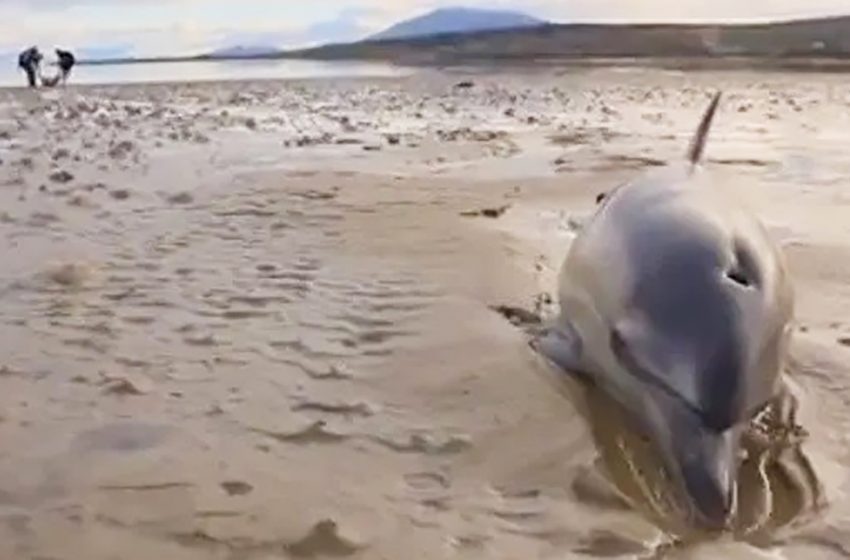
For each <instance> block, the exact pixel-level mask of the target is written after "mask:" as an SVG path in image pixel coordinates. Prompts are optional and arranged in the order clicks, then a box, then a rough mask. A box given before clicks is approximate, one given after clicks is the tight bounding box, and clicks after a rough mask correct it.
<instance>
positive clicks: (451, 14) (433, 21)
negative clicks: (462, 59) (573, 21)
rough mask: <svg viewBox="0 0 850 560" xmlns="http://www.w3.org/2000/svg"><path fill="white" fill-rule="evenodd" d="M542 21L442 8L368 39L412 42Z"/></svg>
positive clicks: (514, 14) (510, 14)
mask: <svg viewBox="0 0 850 560" xmlns="http://www.w3.org/2000/svg"><path fill="white" fill-rule="evenodd" d="M545 23H546V22H544V21H543V20H540V19H537V18H535V17H532V16H529V15H527V14H523V13H521V12H511V11H499V10H476V9H471V8H443V9H439V10H434V11H433V12H430V13H427V14H425V15H422V16H419V17H415V18H413V19H409V20H406V21H403V22H401V23H397V24H396V25H393V26H392V27H390V28H389V29H387V30H385V31H382V32H380V33H378V34H376V35H373V36H372V37H370V38H369V40H370V41H387V40H396V39H412V38H415V37H427V36H430V35H440V34H445V33H472V32H477V31H494V30H498V29H519V28H527V27H537V26H540V25H545Z"/></svg>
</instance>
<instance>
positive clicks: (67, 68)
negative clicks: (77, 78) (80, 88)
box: [56, 49, 77, 84]
mask: <svg viewBox="0 0 850 560" xmlns="http://www.w3.org/2000/svg"><path fill="white" fill-rule="evenodd" d="M56 56H57V57H58V58H59V70H60V72H61V74H62V83H63V84H64V83H65V82H67V81H68V76H70V75H71V69H72V68H73V67H74V65H75V64H76V63H77V59H76V58H74V53H72V52H71V51H63V50H62V49H56Z"/></svg>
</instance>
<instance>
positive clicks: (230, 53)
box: [206, 45, 280, 58]
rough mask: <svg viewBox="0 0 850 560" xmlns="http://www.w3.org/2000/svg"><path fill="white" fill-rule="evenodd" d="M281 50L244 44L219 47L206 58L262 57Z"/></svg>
mask: <svg viewBox="0 0 850 560" xmlns="http://www.w3.org/2000/svg"><path fill="white" fill-rule="evenodd" d="M278 52H280V49H278V48H277V47H267V46H242V45H238V46H235V47H227V48H224V49H218V50H216V51H213V52H211V53H209V54H208V55H206V58H261V57H267V56H271V55H274V54H277V53H278Z"/></svg>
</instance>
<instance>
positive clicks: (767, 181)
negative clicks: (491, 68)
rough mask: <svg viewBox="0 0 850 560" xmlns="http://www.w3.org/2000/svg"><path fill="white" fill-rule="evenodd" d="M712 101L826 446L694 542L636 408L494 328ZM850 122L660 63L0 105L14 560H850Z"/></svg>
mask: <svg viewBox="0 0 850 560" xmlns="http://www.w3.org/2000/svg"><path fill="white" fill-rule="evenodd" d="M463 82H468V83H465V84H464V83H463ZM459 84H461V85H462V86H463V87H458V85H459ZM467 86H469V87H467ZM716 87H722V88H723V89H724V90H725V92H726V97H725V101H724V105H723V107H722V109H721V112H720V114H719V115H718V119H717V121H716V127H715V130H714V134H713V136H712V138H711V141H710V144H709V147H708V157H709V164H710V165H712V166H713V167H715V168H717V169H718V170H720V171H722V172H723V173H724V174H726V175H727V176H728V177H729V180H730V181H734V182H735V185H736V187H737V188H738V189H739V192H740V194H741V200H742V203H746V204H750V205H751V206H752V207H753V209H754V210H755V211H756V212H757V213H758V215H759V216H761V218H762V219H763V220H764V222H765V223H766V224H767V225H768V227H769V228H770V230H771V231H772V233H773V234H774V235H775V236H776V238H777V240H778V241H779V242H781V243H782V245H783V247H784V249H785V252H786V254H787V256H788V259H789V262H790V265H791V269H792V272H793V276H794V281H795V286H796V289H797V318H798V321H797V322H798V329H797V332H796V333H795V342H794V345H793V360H792V363H791V364H790V368H789V369H790V373H791V374H792V376H793V379H794V382H795V396H796V397H797V398H798V399H799V402H800V409H799V411H798V416H799V418H798V422H799V424H800V425H801V426H802V427H803V428H804V431H801V432H800V438H799V441H796V443H794V444H793V445H789V446H787V447H785V448H783V449H782V450H781V452H777V454H776V455H777V456H779V455H781V456H782V457H784V458H785V459H787V460H785V459H782V460H778V459H777V460H776V461H774V462H773V463H770V462H769V461H768V462H767V463H765V462H759V461H757V460H755V459H754V462H753V464H752V468H750V469H745V474H747V476H749V479H747V481H746V484H745V487H746V488H748V489H750V491H751V492H750V495H749V496H750V497H749V498H748V500H749V502H748V503H750V506H751V508H750V510H748V513H747V522H746V523H744V524H743V525H742V529H741V531H740V532H739V534H738V535H737V537H732V536H730V537H726V538H723V539H721V540H720V541H710V542H702V541H701V542H698V543H692V544H675V543H674V542H673V539H672V538H671V537H670V536H669V535H667V534H665V533H664V532H662V531H661V530H659V529H658V525H659V524H663V523H664V521H665V520H664V515H663V512H662V514H661V515H660V517H658V518H656V517H653V511H654V510H653V507H648V508H647V507H642V505H647V504H648V505H651V503H652V500H644V501H642V500H641V499H640V497H638V498H635V496H630V495H629V494H628V490H629V488H632V489H633V490H634V488H638V491H637V492H638V494H640V488H641V487H642V488H644V489H646V488H647V486H646V484H644V483H645V482H646V480H649V479H652V476H651V473H650V475H649V476H645V477H644V476H639V475H636V476H635V478H634V479H633V480H632V481H631V482H630V481H629V480H627V479H628V478H629V476H630V474H629V473H632V474H634V472H633V471H634V469H633V468H632V467H634V466H638V467H640V466H643V467H645V469H648V470H650V471H651V470H652V466H651V460H648V459H641V458H640V456H641V454H643V455H646V453H645V451H641V449H640V443H639V442H635V441H634V438H631V439H630V438H629V437H628V436H626V435H623V433H624V432H623V431H622V430H623V429H624V425H625V424H627V422H625V421H618V419H617V418H618V416H617V411H616V407H613V406H612V405H611V404H610V403H608V402H606V401H605V400H604V399H603V398H601V397H600V396H598V395H588V394H583V395H582V390H581V388H578V389H577V388H576V387H575V386H574V383H572V382H571V381H570V380H565V379H560V378H558V377H557V376H556V375H554V374H553V372H552V371H551V370H550V369H549V368H548V367H547V365H546V364H544V363H543V362H542V361H541V360H540V359H539V358H538V357H537V356H535V355H534V354H533V353H532V351H531V350H530V349H529V348H528V346H527V344H526V341H527V337H526V334H525V333H524V332H523V329H522V328H517V326H516V325H514V324H511V322H509V321H507V320H505V317H504V316H503V315H502V314H500V313H498V312H497V311H495V310H494V308H496V307H498V306H511V307H515V308H520V309H529V310H535V311H537V312H543V313H545V312H547V311H549V310H550V309H549V308H550V305H549V304H548V303H547V302H548V301H549V299H550V298H547V294H552V293H554V288H555V280H556V274H557V270H558V268H559V267H560V264H561V261H562V260H563V257H564V256H565V254H566V251H567V249H568V247H569V243H570V241H571V239H572V238H573V237H574V235H575V232H576V231H577V230H578V229H579V228H580V227H581V223H582V220H584V219H585V218H586V217H587V216H588V214H589V212H591V211H592V209H593V208H594V203H595V199H596V196H597V194H599V193H600V192H604V191H606V190H608V189H610V188H612V187H613V186H616V185H617V184H619V183H620V182H621V181H623V180H625V179H627V178H629V177H632V176H634V174H636V173H638V172H640V171H641V170H643V169H645V168H647V167H649V166H655V165H659V164H661V163H663V162H665V161H668V160H670V159H672V158H675V157H680V156H681V154H683V153H684V150H685V148H686V145H687V141H688V139H689V137H690V135H691V133H692V131H693V128H694V127H695V126H696V122H697V120H698V118H699V115H700V114H701V113H702V110H703V109H704V107H705V104H706V103H707V100H708V98H709V96H710V94H711V93H712V92H713V90H714V88H716ZM848 109H850V86H848V85H847V84H846V80H844V79H843V78H842V76H840V75H829V74H817V73H807V74H803V75H799V74H782V73H766V72H764V73H758V74H750V73H746V72H725V73H724V72H701V73H690V74H687V73H676V72H666V71H662V70H648V71H647V70H636V69H631V70H615V69H584V70H569V71H557V70H547V71H545V72H542V71H538V72H532V71H529V72H526V73H519V72H513V73H504V74H489V75H486V76H485V75H477V74H474V73H460V72H454V73H437V72H432V71H423V72H421V73H419V74H416V75H414V76H411V77H406V78H393V79H370V80H365V79H364V80H357V79H346V80H316V81H304V82H295V81H292V82H279V83H278V82H256V83H229V84H215V83H210V84H193V85H148V86H123V87H119V86H116V87H99V88H82V87H81V88H68V89H67V90H54V91H49V92H42V93H34V92H27V91H11V90H9V91H0V248H2V253H0V254H2V256H3V258H4V261H5V264H4V266H3V267H2V268H0V303H2V309H3V312H2V314H0V345H2V353H0V442H2V446H0V559H3V560H5V559H7V558H8V559H9V560H12V559H15V560H17V559H24V558H32V559H36V558H38V559H48V558H49V559H55V560H59V559H66V558H67V559H76V558H86V559H90V560H100V559H104V560H106V559H110V560H111V559H118V558H120V559H127V560H135V559H140V560H141V559H145V560H146V559H149V558H154V557H164V558H171V559H174V560H183V559H187V560H188V559H195V558H197V559H202V558H203V559H211V558H215V559H218V558H221V559H243V558H245V559H257V560H269V559H286V558H312V557H318V558H333V557H337V558H339V557H345V558H353V559H358V558H363V559H367V558H368V559H372V558H402V557H408V556H411V555H413V556H415V557H416V558H422V559H426V558H435V559H437V558H440V559H442V558H464V559H466V558H488V559H491V558H505V559H507V558H717V557H719V556H721V555H722V556H723V557H725V558H734V559H736V560H737V559H748V558H754V559H755V558H787V559H792V558H812V559H832V558H847V557H848V556H850V537H848V536H847V534H848V530H850V517H848V516H850V505H848V503H847V500H846V496H845V493H846V480H845V478H846V471H847V467H848V466H850V439H848V438H850V436H848V433H850V429H849V428H850V411H848V410H849V409H848V403H850V379H848V373H847V372H848V369H847V364H848V363H850V323H848V319H847V317H850V221H848V220H847V216H850V190H848V179H847V178H848V177H850V157H848V156H847V151H846V150H847V148H846V147H847V145H848V141H850V132H848V131H850V127H848V122H850V117H848ZM562 389H563V390H562ZM577 395H578V396H577ZM587 418H589V419H590V420H591V422H590V423H588V422H587V420H586V419H587ZM591 428H593V430H592V429H591ZM629 442H631V444H630V443H629ZM597 444H599V445H597ZM606 444H609V445H610V447H609V448H607V449H606V447H605V445H606ZM629 445H633V446H634V448H633V449H632V451H628V450H627V451H624V452H623V453H624V455H622V456H620V458H619V459H618V458H617V456H616V453H614V456H613V458H612V454H611V450H612V449H613V450H615V451H616V450H618V449H619V450H622V449H626V448H628V446H629ZM765 448H766V447H765ZM600 450H601V451H603V452H605V453H603V455H604V457H603V459H607V462H606V460H600ZM649 455H650V459H651V453H650V454H649ZM622 457H631V458H632V459H631V462H630V461H623V460H622ZM774 459H775V457H774ZM618 461H619V463H618ZM647 461H648V462H647ZM780 463H781V464H782V465H784V466H783V467H782V468H779V469H778V470H777V471H776V472H774V474H773V477H774V478H773V479H770V480H772V481H773V482H770V481H769V480H768V479H769V478H770V477H769V476H767V474H766V467H765V468H762V467H764V466H765V465H766V464H769V465H774V466H775V465H779V464H780ZM618 465H619V467H618ZM618 469H619V470H618ZM624 469H625V470H624ZM813 473H814V474H813ZM742 476H743V475H742ZM777 477H778V479H781V480H779V481H778V482H777V480H778V479H777ZM611 478H613V479H615V480H617V481H619V487H616V486H615V485H612V484H611V482H610V481H609V479H611ZM635 481H638V482H639V483H638V486H635ZM629 484H631V486H629ZM641 484H643V486H641ZM742 484H744V483H742ZM783 489H784V490H783ZM624 491H625V495H624V494H623V492H624ZM653 492H654V490H651V489H650V491H649V493H650V494H652V493H653ZM658 492H661V494H663V488H661V489H660V490H658ZM660 501H661V502H663V501H664V499H663V496H661V498H660ZM633 506H636V507H633ZM656 509H657V508H656ZM662 509H663V508H662ZM667 521H668V522H669V521H671V520H670V519H669V518H668V519H667ZM673 524H674V525H675V519H673ZM668 529H669V530H674V529H670V528H669V527H668Z"/></svg>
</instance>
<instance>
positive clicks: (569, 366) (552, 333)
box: [531, 320, 585, 377]
mask: <svg viewBox="0 0 850 560" xmlns="http://www.w3.org/2000/svg"><path fill="white" fill-rule="evenodd" d="M531 347H532V348H534V350H536V351H537V352H538V353H539V354H541V355H542V356H543V357H545V358H546V359H547V360H549V361H550V362H552V363H553V364H554V365H555V366H557V367H558V368H559V369H561V370H563V371H564V373H568V374H573V375H577V376H580V377H585V374H584V372H583V368H582V359H581V353H582V341H581V337H580V336H579V335H578V333H577V332H576V331H575V329H574V328H573V327H572V325H570V324H569V323H568V322H566V321H563V320H561V321H558V323H557V324H555V325H551V326H549V327H547V328H545V329H543V330H542V331H541V332H540V334H538V335H537V337H535V338H534V339H533V340H532V341H531Z"/></svg>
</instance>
